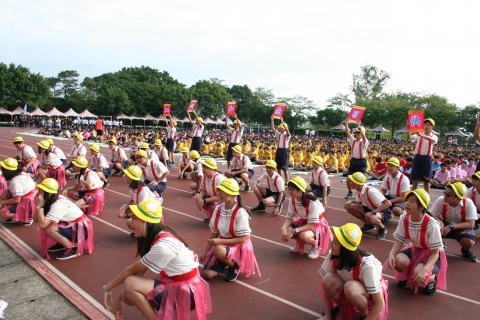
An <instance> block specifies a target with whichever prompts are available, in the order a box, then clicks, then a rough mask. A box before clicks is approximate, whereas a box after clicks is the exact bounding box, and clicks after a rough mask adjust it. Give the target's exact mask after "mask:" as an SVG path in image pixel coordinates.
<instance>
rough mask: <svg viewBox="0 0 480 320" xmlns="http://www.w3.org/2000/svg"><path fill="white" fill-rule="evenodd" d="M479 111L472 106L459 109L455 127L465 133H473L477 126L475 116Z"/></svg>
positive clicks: (476, 107)
mask: <svg viewBox="0 0 480 320" xmlns="http://www.w3.org/2000/svg"><path fill="white" fill-rule="evenodd" d="M479 111H480V108H479V106H477V105H474V104H470V105H468V106H466V107H465V108H463V109H461V110H460V111H459V112H458V115H457V117H458V118H457V124H458V125H457V127H458V128H459V129H460V130H463V131H465V132H470V133H473V131H474V130H475V126H476V124H477V114H478V112H479Z"/></svg>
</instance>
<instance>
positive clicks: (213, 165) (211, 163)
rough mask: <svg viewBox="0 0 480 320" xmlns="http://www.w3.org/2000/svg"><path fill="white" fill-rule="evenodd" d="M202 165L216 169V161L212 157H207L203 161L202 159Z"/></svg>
mask: <svg viewBox="0 0 480 320" xmlns="http://www.w3.org/2000/svg"><path fill="white" fill-rule="evenodd" d="M202 165H204V166H206V167H207V168H210V169H212V170H215V169H217V161H215V159H213V158H207V159H205V161H203V163H202Z"/></svg>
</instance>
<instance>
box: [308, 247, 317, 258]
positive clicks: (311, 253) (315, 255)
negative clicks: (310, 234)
mask: <svg viewBox="0 0 480 320" xmlns="http://www.w3.org/2000/svg"><path fill="white" fill-rule="evenodd" d="M318 255H319V254H318V247H314V248H312V251H310V253H309V254H308V259H317V258H318Z"/></svg>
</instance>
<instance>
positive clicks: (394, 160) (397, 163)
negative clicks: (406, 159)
mask: <svg viewBox="0 0 480 320" xmlns="http://www.w3.org/2000/svg"><path fill="white" fill-rule="evenodd" d="M387 164H391V165H394V166H395V167H400V161H399V160H398V159H397V158H390V159H388V162H387Z"/></svg>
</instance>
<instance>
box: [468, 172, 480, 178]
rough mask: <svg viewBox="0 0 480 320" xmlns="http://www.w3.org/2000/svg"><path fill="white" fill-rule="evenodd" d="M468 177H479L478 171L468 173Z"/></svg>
mask: <svg viewBox="0 0 480 320" xmlns="http://www.w3.org/2000/svg"><path fill="white" fill-rule="evenodd" d="M470 177H471V178H473V177H476V178H477V179H480V171H477V172H475V173H472V174H471V175H470Z"/></svg>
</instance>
